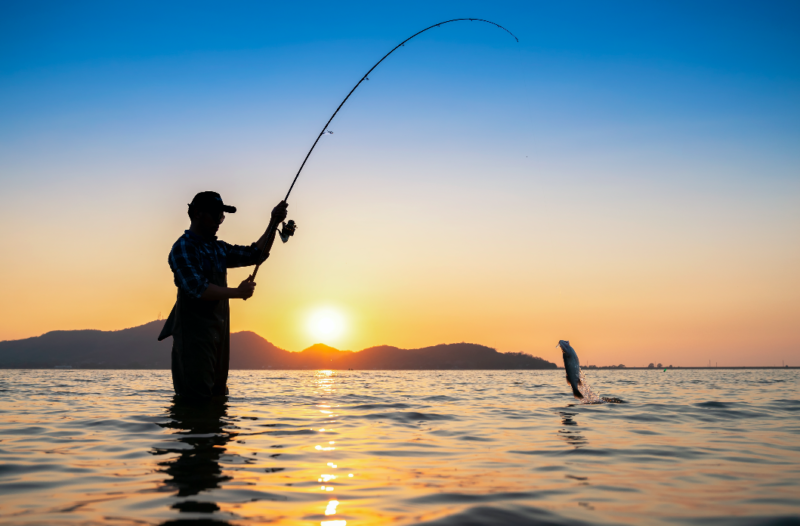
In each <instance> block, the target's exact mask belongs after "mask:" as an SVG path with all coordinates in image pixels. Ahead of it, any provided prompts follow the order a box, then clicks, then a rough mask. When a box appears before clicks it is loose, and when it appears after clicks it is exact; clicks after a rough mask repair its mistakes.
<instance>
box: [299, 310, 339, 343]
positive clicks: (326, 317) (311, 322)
mask: <svg viewBox="0 0 800 526" xmlns="http://www.w3.org/2000/svg"><path fill="white" fill-rule="evenodd" d="M345 323H346V322H345V317H344V315H343V314H342V313H341V312H340V311H338V310H337V309H334V308H331V307H324V308H321V309H316V310H314V311H313V312H312V313H311V314H310V315H309V317H308V321H307V322H306V329H307V330H308V333H309V334H310V335H311V336H312V337H313V338H314V339H315V341H316V342H319V343H326V344H332V343H336V342H337V341H338V340H339V339H340V338H341V337H342V335H344V333H345V328H346V327H345Z"/></svg>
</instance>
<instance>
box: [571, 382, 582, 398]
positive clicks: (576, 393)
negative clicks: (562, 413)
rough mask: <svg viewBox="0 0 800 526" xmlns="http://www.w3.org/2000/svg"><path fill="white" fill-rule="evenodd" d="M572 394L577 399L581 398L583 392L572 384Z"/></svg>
mask: <svg viewBox="0 0 800 526" xmlns="http://www.w3.org/2000/svg"><path fill="white" fill-rule="evenodd" d="M572 394H573V395H574V396H575V398H578V399H581V400H582V399H583V393H581V392H580V390H578V387H577V386H574V385H573V386H572Z"/></svg>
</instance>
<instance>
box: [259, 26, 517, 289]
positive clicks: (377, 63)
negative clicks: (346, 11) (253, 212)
mask: <svg viewBox="0 0 800 526" xmlns="http://www.w3.org/2000/svg"><path fill="white" fill-rule="evenodd" d="M463 21H469V22H485V23H487V24H492V25H493V26H496V27H499V28H500V29H502V30H503V31H505V32H506V33H508V34H509V35H511V36H512V37H514V40H516V41H517V42H519V39H518V38H517V37H516V35H514V33H512V32H511V31H509V30H508V29H506V28H504V27H503V26H501V25H500V24H497V23H495V22H492V21H491V20H484V19H482V18H454V19H452V20H445V21H444V22H439V23H438V24H433V25H432V26H429V27H426V28H425V29H423V30H422V31H417V32H416V33H414V34H413V35H411V36H410V37H408V38H407V39H405V40H403V41H402V42H400V43H399V44H397V45H396V46H395V47H393V48H392V50H391V51H389V52H388V53H386V54H385V55H384V56H383V58H381V59H380V60H379V61H378V62H376V63H375V65H374V66H372V67H371V68H369V71H367V72H366V73H365V74H364V76H363V77H361V80H359V81H358V83H357V84H356V85H355V86H353V89H351V90H350V93H348V94H347V97H345V98H344V100H343V101H342V102H341V104H339V107H337V108H336V111H334V112H333V115H331V118H330V119H328V122H326V123H325V126H324V127H323V128H322V131H321V132H319V135H317V139H316V140H315V141H314V144H312V145H311V149H310V150H308V153H307V154H306V157H305V159H303V163H302V164H301V165H300V169H299V170H297V174H296V175H295V176H294V179H293V180H292V184H291V186H289V191H288V192H286V197H284V198H283V200H284V201H287V202H288V200H289V194H291V193H292V189H294V184H295V183H296V182H297V178H298V177H300V172H302V171H303V167H305V165H306V161H308V158H309V157H310V156H311V152H313V151H314V148H315V147H316V146H317V143H318V142H319V140H320V138H321V137H322V136H323V135H325V131H326V130H327V129H328V125H330V123H331V121H332V120H333V118H334V117H336V114H337V113H339V110H340V109H342V106H344V103H345V102H347V99H349V98H350V95H352V94H353V92H354V91H355V90H356V89H357V88H358V87H359V86H360V85H361V83H362V82H364V81H365V80H369V78H368V77H369V74H370V73H372V70H374V69H375V68H377V67H378V66H379V65H380V63H381V62H383V61H384V60H386V57H388V56H389V55H391V54H392V53H394V52H395V51H396V50H397V49H398V48H400V47H403V46H404V45H405V43H406V42H408V41H409V40H411V39H412V38H414V37H416V36H417V35H421V34H422V33H424V32H425V31H428V30H429V29H433V28H434V27H439V26H441V25H443V24H449V23H450V22H463ZM289 223H290V224H291V227H290V228H289V229H288V232H287V233H286V238H285V239H288V237H289V236H291V235H292V234H294V222H293V221H290V222H289ZM274 228H275V229H277V225H276V226H275V227H274ZM284 230H287V229H286V227H284ZM281 237H282V238H284V235H283V233H282V234H281ZM267 245H268V244H267ZM267 245H264V248H263V249H262V250H261V256H260V257H259V259H261V258H262V257H263V256H264V253H265V252H266V248H267ZM260 266H261V263H258V264H257V265H256V268H255V269H254V270H253V274H252V275H251V276H250V277H249V278H248V279H249V280H250V281H253V280H254V279H255V277H256V273H257V272H258V268H259V267H260Z"/></svg>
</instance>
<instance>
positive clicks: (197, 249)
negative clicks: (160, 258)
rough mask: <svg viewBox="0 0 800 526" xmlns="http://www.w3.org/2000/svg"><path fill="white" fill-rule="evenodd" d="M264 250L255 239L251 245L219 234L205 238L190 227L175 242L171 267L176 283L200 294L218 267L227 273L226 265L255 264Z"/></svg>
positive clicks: (197, 295)
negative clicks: (218, 236)
mask: <svg viewBox="0 0 800 526" xmlns="http://www.w3.org/2000/svg"><path fill="white" fill-rule="evenodd" d="M260 254H261V251H260V250H259V249H258V247H256V244H255V243H253V244H252V245H250V246H249V247H246V246H244V245H230V244H228V243H225V242H224V241H219V240H218V239H217V238H216V237H215V238H214V240H213V241H204V240H203V239H202V238H201V237H200V236H198V235H197V234H195V233H194V232H191V231H189V230H187V231H186V232H184V234H183V235H182V236H181V237H180V238H178V240H177V241H176V242H175V244H174V245H172V250H170V252H169V268H171V269H172V273H173V274H174V276H175V285H176V286H177V287H178V288H180V289H183V290H184V291H185V292H187V293H188V294H189V295H190V296H191V297H193V298H199V297H200V296H201V295H202V294H203V292H205V290H206V289H207V288H208V283H209V280H210V277H211V275H212V274H213V273H214V271H217V272H221V273H223V274H224V273H225V272H226V270H225V269H229V268H234V267H247V266H249V265H255V264H256V263H257V262H258V259H259V255H260ZM265 259H266V258H265Z"/></svg>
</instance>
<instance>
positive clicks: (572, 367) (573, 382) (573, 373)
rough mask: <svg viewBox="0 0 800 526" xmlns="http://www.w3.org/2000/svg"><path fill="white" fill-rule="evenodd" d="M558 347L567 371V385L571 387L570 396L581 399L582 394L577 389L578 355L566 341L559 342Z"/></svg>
mask: <svg viewBox="0 0 800 526" xmlns="http://www.w3.org/2000/svg"><path fill="white" fill-rule="evenodd" d="M558 346H559V347H561V356H563V358H564V369H565V370H566V371H567V383H568V384H569V385H570V387H572V394H573V395H575V398H580V399H582V398H583V393H581V391H580V389H578V386H579V385H583V384H582V383H581V363H580V361H578V353H576V352H575V349H573V348H572V346H570V344H569V342H568V341H567V340H559V341H558Z"/></svg>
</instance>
